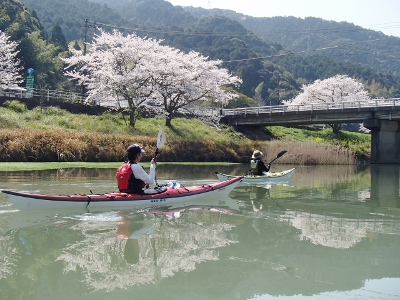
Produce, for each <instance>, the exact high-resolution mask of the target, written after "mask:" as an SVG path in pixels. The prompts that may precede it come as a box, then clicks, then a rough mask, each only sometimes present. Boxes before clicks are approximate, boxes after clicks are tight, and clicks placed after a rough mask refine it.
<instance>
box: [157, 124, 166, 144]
mask: <svg viewBox="0 0 400 300" xmlns="http://www.w3.org/2000/svg"><path fill="white" fill-rule="evenodd" d="M166 140H167V136H166V135H165V133H164V131H163V129H162V127H161V126H160V129H159V130H158V135H157V149H161V148H162V147H163V146H164V143H165V141H166Z"/></svg>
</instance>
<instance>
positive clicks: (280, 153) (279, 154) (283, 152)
mask: <svg viewBox="0 0 400 300" xmlns="http://www.w3.org/2000/svg"><path fill="white" fill-rule="evenodd" d="M286 152H287V151H286V150H283V151H281V152H279V153H278V155H277V156H276V158H278V157H281V156H282V155H283V154H285V153H286Z"/></svg>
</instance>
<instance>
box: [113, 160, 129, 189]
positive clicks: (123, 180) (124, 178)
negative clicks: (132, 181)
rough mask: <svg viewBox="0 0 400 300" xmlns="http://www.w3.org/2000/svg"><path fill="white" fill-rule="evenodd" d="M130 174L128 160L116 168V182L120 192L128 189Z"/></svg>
mask: <svg viewBox="0 0 400 300" xmlns="http://www.w3.org/2000/svg"><path fill="white" fill-rule="evenodd" d="M131 175H132V168H131V164H130V163H129V162H126V163H124V164H123V165H122V166H120V167H119V168H118V170H117V174H116V177H117V182H118V189H119V190H120V192H122V191H127V190H129V177H131Z"/></svg>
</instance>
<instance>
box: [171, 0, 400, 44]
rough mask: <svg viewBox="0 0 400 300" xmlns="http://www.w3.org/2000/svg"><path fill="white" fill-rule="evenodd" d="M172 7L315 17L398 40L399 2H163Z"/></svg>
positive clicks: (247, 13)
mask: <svg viewBox="0 0 400 300" xmlns="http://www.w3.org/2000/svg"><path fill="white" fill-rule="evenodd" d="M167 1H168V2H171V3H172V4H173V5H181V6H194V7H203V8H222V9H230V10H233V11H236V12H238V13H242V14H244V15H249V16H253V17H275V16H293V17H298V18H305V17H316V18H321V19H324V20H327V21H337V22H342V21H345V22H349V23H353V24H354V25H358V26H361V27H363V28H366V29H372V30H375V31H381V32H383V33H384V34H387V35H393V36H397V37H400V0H167Z"/></svg>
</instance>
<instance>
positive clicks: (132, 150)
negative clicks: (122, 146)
mask: <svg viewBox="0 0 400 300" xmlns="http://www.w3.org/2000/svg"><path fill="white" fill-rule="evenodd" d="M126 152H128V154H134V155H136V154H139V153H142V152H146V151H144V149H143V148H142V147H140V146H139V145H138V144H132V145H130V146H129V147H128V148H127V149H126Z"/></svg>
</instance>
